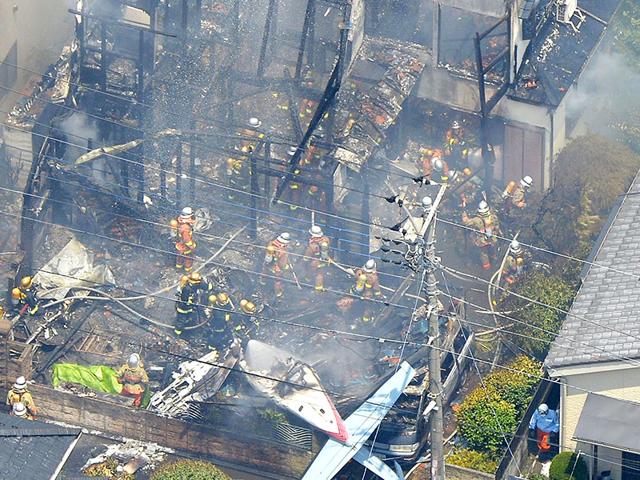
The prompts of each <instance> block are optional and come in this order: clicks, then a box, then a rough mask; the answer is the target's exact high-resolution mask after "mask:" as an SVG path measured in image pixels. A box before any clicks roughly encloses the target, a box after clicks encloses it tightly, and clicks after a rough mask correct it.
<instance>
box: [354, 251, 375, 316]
mask: <svg viewBox="0 0 640 480" xmlns="http://www.w3.org/2000/svg"><path fill="white" fill-rule="evenodd" d="M355 278H356V283H355V285H354V286H353V287H351V293H352V294H354V295H358V296H359V297H360V298H361V299H362V300H363V301H364V312H363V314H362V321H363V322H364V323H369V322H370V321H372V320H373V310H374V307H375V305H374V304H373V302H372V301H371V300H374V299H380V298H382V291H381V290H380V280H379V279H378V272H377V271H376V262H375V260H373V259H369V260H367V262H366V263H365V264H364V266H363V267H362V268H358V269H356V271H355Z"/></svg>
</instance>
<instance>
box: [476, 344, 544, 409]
mask: <svg viewBox="0 0 640 480" xmlns="http://www.w3.org/2000/svg"><path fill="white" fill-rule="evenodd" d="M507 367H508V368H509V370H496V371H495V372H493V373H491V374H490V375H487V377H486V378H485V385H487V386H488V387H491V388H493V389H495V390H496V392H498V394H499V395H500V397H501V398H502V399H503V400H506V401H507V402H509V403H510V404H512V405H513V406H514V407H515V408H516V412H517V415H518V417H520V416H521V415H522V414H523V413H524V412H525V410H526V409H527V406H528V405H529V402H530V401H531V397H532V396H533V393H534V391H535V388H536V385H538V382H539V377H540V373H541V363H540V362H538V361H537V360H534V359H532V358H529V357H526V356H524V355H520V356H518V357H516V359H515V360H514V361H513V362H511V363H509V364H508V365H507ZM514 370H515V371H514ZM518 372H522V373H518Z"/></svg>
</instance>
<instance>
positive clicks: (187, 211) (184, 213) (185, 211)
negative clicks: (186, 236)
mask: <svg viewBox="0 0 640 480" xmlns="http://www.w3.org/2000/svg"><path fill="white" fill-rule="evenodd" d="M191 215H193V208H191V207H184V208H183V209H182V212H180V216H181V217H190V216H191Z"/></svg>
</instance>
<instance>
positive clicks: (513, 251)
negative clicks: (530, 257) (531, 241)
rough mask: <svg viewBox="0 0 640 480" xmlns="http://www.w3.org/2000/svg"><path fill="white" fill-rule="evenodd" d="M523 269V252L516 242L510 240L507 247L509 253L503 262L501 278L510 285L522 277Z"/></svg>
mask: <svg viewBox="0 0 640 480" xmlns="http://www.w3.org/2000/svg"><path fill="white" fill-rule="evenodd" d="M524 267H525V258H524V250H523V249H522V246H521V245H520V242H518V241H517V240H512V241H511V244H510V245H509V253H508V254H507V258H506V259H505V261H504V267H503V269H502V278H503V279H504V281H505V282H507V284H509V285H511V284H513V283H515V281H516V280H517V279H518V277H520V276H521V275H522V273H523V272H524Z"/></svg>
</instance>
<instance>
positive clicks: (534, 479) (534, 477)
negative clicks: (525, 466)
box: [527, 473, 548, 480]
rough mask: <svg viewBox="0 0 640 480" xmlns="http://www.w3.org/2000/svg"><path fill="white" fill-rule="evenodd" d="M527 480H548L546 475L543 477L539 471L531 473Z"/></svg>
mask: <svg viewBox="0 0 640 480" xmlns="http://www.w3.org/2000/svg"><path fill="white" fill-rule="evenodd" d="M527 478H528V479H529V480H548V477H545V476H544V475H543V474H541V473H532V474H531V475H529V476H528V477H527Z"/></svg>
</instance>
